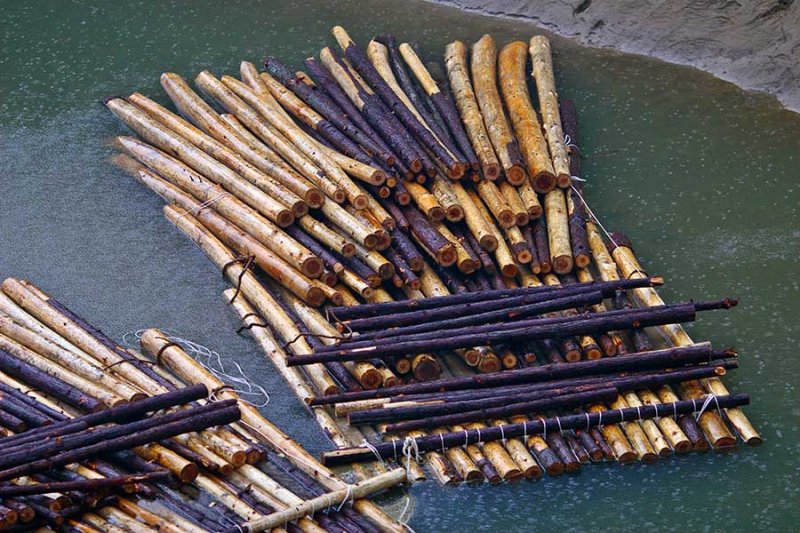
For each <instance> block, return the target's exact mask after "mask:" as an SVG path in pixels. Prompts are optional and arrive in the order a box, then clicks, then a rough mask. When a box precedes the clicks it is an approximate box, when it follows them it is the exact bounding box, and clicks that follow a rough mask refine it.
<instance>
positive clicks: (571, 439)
mask: <svg viewBox="0 0 800 533" xmlns="http://www.w3.org/2000/svg"><path fill="white" fill-rule="evenodd" d="M563 437H564V440H565V441H566V442H567V445H568V446H569V449H570V451H571V452H572V453H573V455H575V458H576V459H578V461H579V462H580V463H581V464H582V465H585V464H588V463H590V462H591V459H590V457H589V452H587V451H586V449H584V447H583V445H582V444H581V443H580V442H579V441H578V438H577V437H576V436H575V435H574V434H573V433H564V435H563Z"/></svg>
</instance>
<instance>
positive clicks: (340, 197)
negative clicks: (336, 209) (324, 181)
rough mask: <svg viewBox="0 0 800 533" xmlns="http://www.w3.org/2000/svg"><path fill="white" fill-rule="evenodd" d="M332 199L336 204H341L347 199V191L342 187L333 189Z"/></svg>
mask: <svg viewBox="0 0 800 533" xmlns="http://www.w3.org/2000/svg"><path fill="white" fill-rule="evenodd" d="M333 201H334V202H336V203H337V204H343V203H345V202H346V201H347V192H346V191H345V190H344V189H336V190H335V191H333Z"/></svg>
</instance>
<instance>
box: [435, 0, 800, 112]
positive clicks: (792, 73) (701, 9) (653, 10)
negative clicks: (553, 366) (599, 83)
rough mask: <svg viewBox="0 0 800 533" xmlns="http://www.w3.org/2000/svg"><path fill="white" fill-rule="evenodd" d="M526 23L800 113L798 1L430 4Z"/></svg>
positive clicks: (459, 0) (465, 0) (456, 0)
mask: <svg viewBox="0 0 800 533" xmlns="http://www.w3.org/2000/svg"><path fill="white" fill-rule="evenodd" d="M428 1H431V2H435V3H439V4H445V5H451V6H455V7H458V8H461V9H463V10H465V11H471V12H477V13H482V14H486V15H493V16H506V17H512V18H516V19H520V18H523V19H528V20H530V21H531V22H534V23H536V24H538V25H540V26H542V27H543V28H546V29H547V30H550V31H553V32H554V33H558V34H561V35H565V36H567V37H572V38H574V39H576V40H577V41H579V42H581V43H583V44H586V45H589V46H596V47H609V48H615V49H617V50H621V51H624V52H632V53H639V54H646V55H649V56H653V57H657V58H659V59H663V60H665V61H670V62H672V63H679V64H684V65H691V66H694V67H697V68H699V69H702V70H705V71H707V72H710V73H712V74H714V75H716V76H718V77H720V78H722V79H724V80H728V81H731V82H733V83H736V84H737V85H739V86H741V87H743V88H745V89H750V90H755V91H762V92H766V93H769V94H772V95H774V96H776V97H777V98H778V100H780V101H781V102H782V103H783V104H784V105H785V106H786V107H787V108H789V109H792V110H794V111H800V2H797V1H795V0H738V1H736V0H671V1H668V2H664V1H657V2H656V1H652V0H650V1H646V0H616V1H613V2H608V1H604V2H599V1H594V2H593V1H592V0H561V1H553V0H428Z"/></svg>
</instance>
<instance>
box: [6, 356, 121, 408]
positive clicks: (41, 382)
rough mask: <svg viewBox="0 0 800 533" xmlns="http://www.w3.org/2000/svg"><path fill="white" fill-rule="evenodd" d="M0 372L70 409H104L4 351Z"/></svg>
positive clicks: (101, 404) (91, 399)
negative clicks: (45, 394) (43, 392)
mask: <svg viewBox="0 0 800 533" xmlns="http://www.w3.org/2000/svg"><path fill="white" fill-rule="evenodd" d="M0 370H2V371H3V372H5V373H6V374H8V375H9V376H11V377H13V378H15V379H18V380H20V381H23V382H25V383H27V384H28V385H30V386H32V387H34V388H36V389H38V390H41V391H45V392H47V394H49V395H51V396H52V397H53V398H56V399H58V400H59V401H62V402H64V403H65V404H67V405H69V406H71V407H75V408H77V409H80V410H87V411H99V410H101V409H105V405H103V403H102V402H100V401H99V400H96V399H94V398H91V397H89V396H87V395H85V394H83V393H82V392H80V391H78V390H77V389H74V388H72V387H71V386H70V385H67V384H66V383H64V382H63V381H61V380H60V379H58V378H56V377H54V376H50V375H48V374H45V373H44V372H43V371H41V370H39V369H38V368H36V367H34V366H32V365H29V364H28V363H26V362H24V361H21V360H19V359H17V358H16V357H14V356H13V355H11V354H10V353H8V352H6V351H4V350H0Z"/></svg>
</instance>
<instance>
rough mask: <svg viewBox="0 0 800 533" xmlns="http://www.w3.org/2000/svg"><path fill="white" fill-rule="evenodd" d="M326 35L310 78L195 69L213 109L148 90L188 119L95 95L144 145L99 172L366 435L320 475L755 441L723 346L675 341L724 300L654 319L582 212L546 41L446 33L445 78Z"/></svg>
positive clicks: (638, 286)
mask: <svg viewBox="0 0 800 533" xmlns="http://www.w3.org/2000/svg"><path fill="white" fill-rule="evenodd" d="M332 34H333V36H334V38H335V41H336V43H337V45H338V49H334V48H327V47H326V48H324V49H322V50H321V51H320V53H319V58H318V59H317V58H314V57H311V58H308V59H307V60H306V61H305V62H304V69H303V70H295V69H293V68H291V67H289V66H287V65H285V64H284V63H282V62H281V61H280V60H279V59H277V58H275V57H272V56H268V57H267V58H266V59H265V61H264V71H259V70H258V68H257V67H256V66H255V65H254V64H252V63H249V62H243V63H241V65H240V77H239V78H236V77H234V76H229V75H224V76H222V77H217V76H215V75H214V74H212V73H211V72H208V71H203V72H201V73H200V74H199V75H197V77H196V78H195V80H194V81H195V84H196V86H197V88H198V89H199V91H200V92H201V93H203V94H204V95H205V96H207V97H208V100H209V101H207V100H205V99H203V97H201V96H200V94H198V92H195V90H194V89H192V88H191V87H190V85H189V84H188V83H187V82H186V81H185V80H184V79H183V78H182V77H180V76H179V75H177V74H173V73H165V74H163V75H162V77H161V84H162V87H163V88H164V90H165V91H166V93H167V95H168V96H169V99H170V100H171V101H172V103H173V104H174V106H175V108H176V109H177V112H178V113H179V114H178V113H176V112H173V111H171V110H169V109H167V108H165V107H162V106H161V105H160V104H158V103H156V102H154V101H153V100H150V99H149V98H147V97H145V96H143V95H141V94H139V93H134V94H132V95H130V96H129V97H127V98H121V97H114V98H108V99H106V100H105V101H104V103H105V105H106V106H107V107H108V108H109V109H110V110H111V112H112V113H113V114H114V115H115V116H116V117H118V118H119V119H120V120H121V121H122V122H123V123H125V124H126V125H127V126H128V127H130V128H131V129H132V130H133V131H134V132H136V133H137V134H138V135H139V137H140V139H136V138H132V137H124V136H123V137H118V138H117V144H118V146H119V148H120V150H121V152H122V154H119V155H117V156H115V157H114V162H115V163H116V164H117V165H118V166H120V167H121V168H123V169H124V170H126V171H127V172H128V173H130V174H132V175H133V176H134V177H135V178H136V179H137V180H138V181H140V182H141V183H143V184H144V185H146V186H147V187H149V188H150V189H152V190H153V191H154V192H156V193H157V194H159V195H160V196H161V197H162V198H163V199H164V200H165V201H166V202H167V205H166V206H165V207H164V214H165V216H166V218H167V219H168V220H169V221H170V222H171V223H173V224H174V225H175V226H176V227H177V228H178V229H179V230H180V231H182V232H183V233H184V234H186V235H187V236H188V237H189V238H190V239H192V240H193V241H194V242H195V243H196V244H197V245H198V246H199V247H200V248H201V249H202V250H203V252H205V253H206V255H207V256H208V257H209V258H210V259H211V260H212V261H213V262H214V263H215V264H216V265H217V267H218V268H219V269H220V270H221V271H222V273H223V275H224V276H225V277H226V278H227V279H228V280H229V281H230V282H231V283H232V284H233V285H234V287H235V288H232V289H230V290H229V291H226V294H225V297H226V299H227V300H228V301H229V303H230V304H231V305H232V306H233V307H234V309H235V310H236V311H237V313H238V314H239V315H240V317H241V318H242V321H243V322H244V325H243V327H242V330H245V329H246V330H249V332H250V333H251V335H252V336H253V337H254V338H255V339H256V340H257V342H258V343H259V344H260V345H261V347H262V348H263V350H264V352H265V353H266V354H267V356H268V357H269V358H270V359H271V361H272V362H273V363H274V366H275V368H276V369H278V371H280V372H281V373H282V375H283V376H284V378H285V379H286V381H287V382H288V383H289V385H290V386H291V387H292V389H293V390H294V391H295V393H296V394H297V395H298V396H299V397H300V398H302V399H303V400H304V401H306V402H307V403H308V404H309V407H310V409H311V411H312V413H313V415H314V416H315V418H316V419H317V421H318V423H319V424H320V426H321V427H322V428H324V430H325V431H326V433H327V434H328V436H329V437H330V439H331V441H332V442H333V443H334V444H335V445H336V446H337V447H339V448H352V447H354V446H356V445H359V444H360V443H362V442H364V441H366V442H367V443H369V445H368V446H366V447H363V448H358V449H356V450H350V451H349V452H348V453H345V454H338V455H331V456H326V457H325V459H326V461H329V462H330V463H331V464H334V463H335V464H339V463H342V462H347V460H348V459H347V458H351V459H353V460H354V461H355V460H368V459H370V458H372V459H380V460H381V461H383V460H387V458H388V460H389V461H390V462H391V461H394V460H396V459H398V458H399V455H403V449H405V452H408V453H407V454H405V455H411V453H410V452H411V451H412V450H419V451H425V452H426V453H424V455H423V459H424V462H425V464H427V466H428V467H429V469H428V471H429V472H430V473H431V474H432V475H433V476H434V477H435V478H436V479H438V480H439V481H441V482H442V483H451V482H458V481H462V480H469V481H472V480H483V479H486V480H489V481H491V482H497V481H500V480H515V479H519V478H520V477H523V476H524V477H529V478H531V477H537V476H539V475H541V473H542V471H543V470H544V471H546V472H548V473H550V474H554V475H555V474H558V473H561V472H564V471H574V470H576V469H578V468H580V466H581V464H584V463H588V462H590V461H598V460H617V461H619V462H620V463H623V464H625V463H630V462H633V461H636V460H639V461H642V462H652V461H655V460H656V459H657V458H658V457H665V456H669V455H671V454H672V453H673V452H675V453H684V452H687V451H689V450H703V449H707V448H708V447H709V445H710V446H711V447H713V448H715V449H718V448H726V447H730V446H733V445H734V444H735V443H736V436H737V435H738V437H740V438H741V439H742V440H743V441H744V442H746V443H747V444H749V445H756V444H758V443H760V442H761V437H760V436H759V434H758V433H757V431H756V430H755V429H754V428H753V426H752V425H751V424H750V422H749V420H748V419H747V417H746V416H745V415H744V413H743V412H742V410H741V409H740V405H742V404H743V403H745V402H746V400H747V399H746V397H745V396H738V395H731V394H729V392H728V390H727V388H726V387H725V386H724V384H723V383H722V381H721V379H720V376H722V375H723V374H724V373H725V371H726V370H727V369H731V368H733V367H735V366H736V359H735V357H734V353H733V352H732V351H730V350H729V351H713V350H712V349H711V347H710V346H708V345H706V344H703V343H701V344H695V343H694V342H693V341H692V340H691V339H690V338H689V336H688V335H687V334H686V332H685V331H684V329H683V328H682V326H681V325H680V324H681V323H683V322H689V321H692V320H694V319H695V315H696V313H697V312H698V311H705V310H711V309H725V308H729V307H732V306H733V305H735V303H736V302H735V301H733V300H729V299H723V300H714V301H702V302H687V303H681V304H671V305H666V304H665V303H664V301H663V300H661V298H660V296H659V295H658V293H657V292H656V287H658V286H660V285H661V284H662V283H663V281H662V280H661V278H659V277H652V276H648V275H647V274H646V273H645V270H644V268H643V267H642V266H641V264H640V263H639V262H638V259H637V257H636V256H635V255H634V251H633V247H632V245H631V243H630V241H629V240H628V239H627V238H626V237H625V236H624V235H622V234H609V233H607V232H606V230H605V229H604V228H603V226H602V225H600V223H599V222H598V221H597V219H596V218H595V217H594V214H593V213H592V212H591V210H590V209H589V208H588V206H587V205H586V203H585V198H584V187H583V185H584V180H583V179H582V178H581V168H580V163H581V154H580V148H579V143H580V140H579V135H578V122H577V112H576V107H575V105H574V104H573V103H572V102H571V101H569V100H564V99H559V97H558V93H557V92H556V87H555V78H554V74H553V61H552V54H551V50H550V43H549V41H548V40H547V39H546V38H545V37H542V36H535V37H533V38H531V40H530V42H529V43H524V42H513V43H510V44H507V45H505V46H504V47H502V48H501V49H500V50H499V52H498V50H497V47H496V45H495V43H494V41H493V39H492V38H491V36H489V35H485V36H483V37H482V38H481V39H480V40H479V41H477V42H476V43H474V45H473V46H472V47H471V50H468V48H467V46H466V45H465V44H464V43H462V42H460V41H455V42H453V43H451V44H450V45H448V46H447V48H446V50H445V53H444V58H443V59H444V68H442V67H441V66H440V64H438V63H436V62H432V63H427V64H426V63H424V62H423V61H422V60H421V59H420V57H419V55H418V54H417V51H416V50H415V49H414V47H413V46H411V45H410V44H408V43H398V42H397V40H396V38H395V37H393V36H391V35H382V36H378V37H376V38H374V39H373V40H371V41H369V43H368V44H367V46H366V47H363V46H359V45H358V44H357V43H356V42H355V41H353V40H352V39H351V37H350V36H349V35H348V34H347V32H346V31H345V30H344V29H343V28H341V27H338V26H337V27H334V28H333V30H332ZM529 56H530V61H531V65H532V66H531V67H530V68H531V72H532V76H531V78H530V79H529V77H528V76H527V74H526V70H527V69H528V68H529V66H528V57H529ZM529 82H532V86H534V87H535V91H534V93H533V94H531V93H530V92H529V90H528V83H529ZM534 103H537V104H538V110H537V109H536V108H535V107H534ZM212 104H216V106H213V107H212ZM218 109H222V110H224V112H223V113H219V112H218ZM180 115H182V116H180ZM240 331H241V330H240ZM685 353H688V354H690V355H688V356H687V355H685ZM623 356H624V357H623ZM647 361H652V362H647ZM562 369H563V370H562ZM571 372H574V373H571ZM530 376H537V377H535V378H534V377H530ZM465 383H470V384H475V383H480V384H482V385H481V386H480V387H477V386H463V384H465ZM489 383H491V384H492V385H491V390H488V389H487V390H475V389H478V388H480V389H483V388H485V387H486V386H485V385H483V384H489ZM453 384H455V385H453ZM709 402H710V403H709ZM334 405H335V408H334V407H333V406H334ZM709 405H711V406H712V408H709ZM664 409H669V410H670V413H671V414H672V416H665V415H664V412H665V411H664ZM626 410H633V411H635V413H636V415H635V416H632V415H631V414H630V411H626ZM692 412H697V413H698V414H697V416H696V417H695V416H692V415H691V414H690V413H692ZM614 413H616V414H614ZM562 415H564V416H562ZM566 415H569V416H574V417H577V418H574V419H568V418H565V416H566ZM348 416H349V419H348ZM542 420H543V421H544V422H542ZM570 420H572V421H571V422H570ZM580 420H582V423H581V424H578V421H580ZM548 421H554V422H548ZM553 424H555V425H556V426H557V427H558V429H557V430H553ZM570 424H571V425H570ZM576 424H577V425H576ZM494 428H499V429H494ZM459 435H460V437H459ZM487 435H493V436H499V438H487V437H486V436H487ZM382 441H385V442H383V443H382ZM434 441H435V442H436V443H438V444H437V446H433V445H432V444H431V443H432V442H434ZM387 446H388V448H387ZM386 450H390V451H389V452H387V451H386ZM387 453H388V455H387ZM405 463H406V464H405V466H406V468H407V470H408V472H409V474H410V475H411V477H414V478H417V479H422V478H424V477H425V475H426V473H425V472H424V471H423V469H422V468H420V467H419V465H418V464H417V463H416V462H414V461H410V460H408V461H405Z"/></svg>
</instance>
